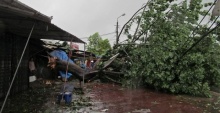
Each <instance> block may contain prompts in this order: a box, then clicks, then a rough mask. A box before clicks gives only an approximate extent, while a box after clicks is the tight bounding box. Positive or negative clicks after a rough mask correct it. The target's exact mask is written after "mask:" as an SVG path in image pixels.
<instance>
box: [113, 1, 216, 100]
mask: <svg viewBox="0 0 220 113" xmlns="http://www.w3.org/2000/svg"><path fill="white" fill-rule="evenodd" d="M210 2H211V1H210ZM212 4H213V3H204V4H202V0H191V1H190V2H188V0H183V1H181V3H177V1H168V0H150V1H149V2H148V3H147V5H146V7H145V6H144V7H145V8H144V7H143V8H142V9H144V11H143V12H142V13H137V15H135V16H134V18H132V20H131V21H130V22H128V23H127V24H126V27H125V30H124V33H125V34H127V36H128V42H127V43H128V45H129V46H127V45H121V46H119V47H118V48H117V49H115V50H114V51H113V52H121V53H122V54H125V56H129V57H127V62H130V63H127V64H126V66H123V67H124V69H122V70H124V73H125V77H124V78H123V81H124V82H123V83H124V85H126V86H131V87H136V86H138V85H140V84H142V85H146V86H148V87H152V88H154V89H157V90H161V91H165V92H170V93H175V94H179V93H185V94H191V95H199V96H201V95H202V96H210V93H209V90H210V87H212V86H219V85H220V46H219V43H218V41H217V39H218V37H219V33H218V31H220V29H216V30H214V31H213V32H211V33H209V34H208V35H207V36H206V34H207V33H208V32H209V31H210V30H211V24H212V23H213V26H212V28H213V27H214V26H215V25H216V24H215V23H216V22H217V21H216V20H217V17H211V16H210V14H208V15H207V18H210V21H208V22H207V23H206V24H200V23H199V21H200V19H201V17H204V16H205V15H206V14H207V12H208V11H207V10H204V7H207V8H206V9H209V7H211V6H212ZM210 12H211V11H210ZM210 12H209V13H210ZM215 18H216V19H215ZM134 25H135V26H137V25H138V27H137V29H136V32H135V34H131V33H130V32H129V31H130V29H131V28H132V26H134ZM201 37H203V39H201ZM133 43H137V44H136V45H133ZM123 51H125V52H124V53H123Z"/></svg>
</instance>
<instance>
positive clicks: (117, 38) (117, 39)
mask: <svg viewBox="0 0 220 113" xmlns="http://www.w3.org/2000/svg"><path fill="white" fill-rule="evenodd" d="M122 16H125V13H124V14H122V15H121V16H119V17H118V18H117V23H116V45H117V44H118V41H119V36H118V19H119V18H120V17H122Z"/></svg>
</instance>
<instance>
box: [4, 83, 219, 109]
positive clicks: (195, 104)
mask: <svg viewBox="0 0 220 113" xmlns="http://www.w3.org/2000/svg"><path fill="white" fill-rule="evenodd" d="M73 83H74V86H75V90H74V91H73V95H72V102H71V103H70V104H65V103H64V101H62V102H61V103H60V104H57V103H56V102H57V94H58V93H59V91H60V87H61V85H62V84H63V82H61V81H55V82H54V83H53V84H52V85H45V84H43V83H41V82H40V81H38V82H35V83H34V85H32V86H31V87H32V89H31V90H29V91H27V92H24V93H21V94H18V95H16V96H13V97H10V98H9V101H8V102H7V104H6V108H5V110H4V113H219V112H220V94H219V93H215V92H212V95H213V96H212V98H202V97H192V96H186V95H171V94H165V93H160V92H156V91H152V90H146V89H127V88H123V87H121V86H119V85H115V84H110V83H100V82H92V83H86V84H85V85H84V87H83V88H82V89H80V88H79V83H78V81H73ZM37 84H41V85H37ZM12 108H13V109H12Z"/></svg>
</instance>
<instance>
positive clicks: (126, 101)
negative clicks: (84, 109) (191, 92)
mask: <svg viewBox="0 0 220 113" xmlns="http://www.w3.org/2000/svg"><path fill="white" fill-rule="evenodd" d="M89 88H91V92H90V94H91V95H92V96H91V99H92V100H93V102H94V103H99V104H96V105H97V106H101V108H100V111H105V112H108V113H128V112H136V113H138V112H140V113H148V112H150V113H201V112H203V108H201V107H198V105H194V104H193V103H190V102H187V101H184V100H183V99H181V98H179V97H178V96H175V95H170V94H163V93H159V92H154V91H151V90H145V89H126V88H122V87H120V86H118V85H114V84H100V83H96V84H93V85H91V86H90V87H89ZM100 103H102V104H100Z"/></svg>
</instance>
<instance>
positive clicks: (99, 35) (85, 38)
mask: <svg viewBox="0 0 220 113" xmlns="http://www.w3.org/2000/svg"><path fill="white" fill-rule="evenodd" d="M111 34H115V32H110V33H106V34H102V35H99V36H106V35H111ZM87 38H89V37H83V38H80V39H87Z"/></svg>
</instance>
